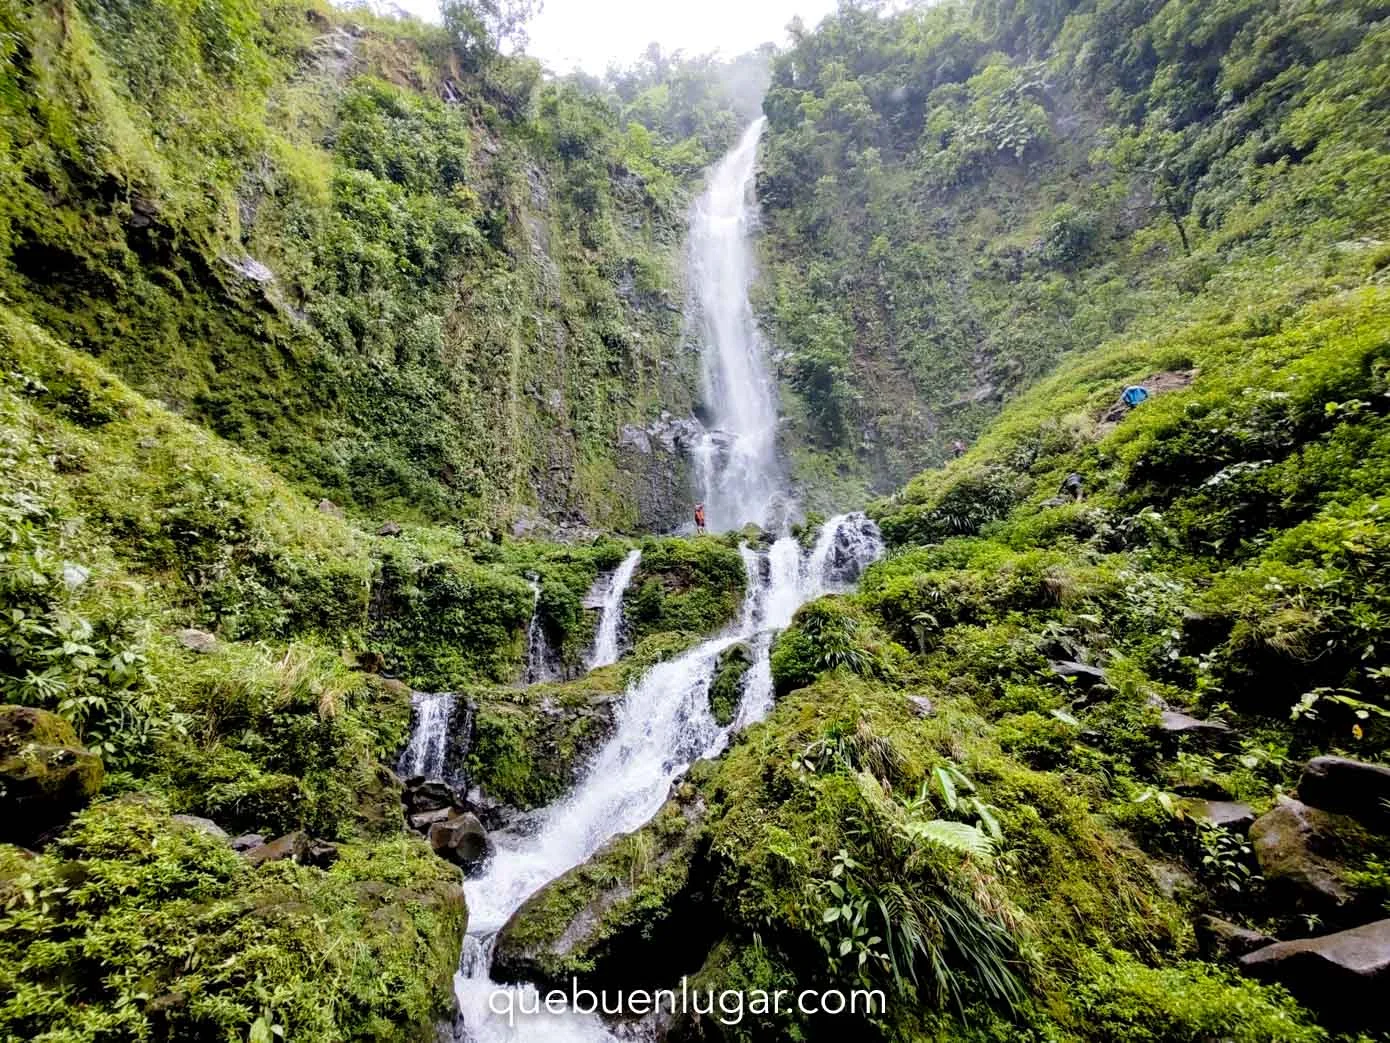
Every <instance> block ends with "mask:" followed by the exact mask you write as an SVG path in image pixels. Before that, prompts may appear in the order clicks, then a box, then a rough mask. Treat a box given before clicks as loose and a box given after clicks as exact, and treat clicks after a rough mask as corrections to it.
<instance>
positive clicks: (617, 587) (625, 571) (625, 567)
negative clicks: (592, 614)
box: [586, 550, 642, 670]
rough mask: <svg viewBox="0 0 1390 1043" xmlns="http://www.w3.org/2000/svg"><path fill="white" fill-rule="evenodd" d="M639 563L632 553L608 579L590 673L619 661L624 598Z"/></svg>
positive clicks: (636, 552) (637, 553)
mask: <svg viewBox="0 0 1390 1043" xmlns="http://www.w3.org/2000/svg"><path fill="white" fill-rule="evenodd" d="M641 560H642V552H641V551H640V550H634V551H631V552H630V553H629V554H628V556H627V557H626V558H624V559H623V561H622V564H621V565H619V566H618V567H617V568H616V569H614V570H613V574H612V575H611V576H609V577H608V582H607V586H606V588H605V589H604V592H603V600H602V601H601V602H600V603H599V617H598V630H597V632H596V633H595V634H594V647H593V648H592V649H591V650H590V652H589V658H588V659H587V660H586V665H587V666H588V668H589V669H590V670H597V669H598V668H599V667H601V666H609V665H610V664H612V663H616V662H617V661H618V652H619V647H618V645H619V641H620V639H621V637H622V626H623V595H624V594H626V593H627V588H628V584H629V583H631V582H632V576H633V573H635V572H636V571H637V563H638V562H640V561H641Z"/></svg>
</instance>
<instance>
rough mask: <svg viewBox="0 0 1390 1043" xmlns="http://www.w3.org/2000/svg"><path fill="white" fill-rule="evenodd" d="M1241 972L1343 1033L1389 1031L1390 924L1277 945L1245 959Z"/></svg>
mask: <svg viewBox="0 0 1390 1043" xmlns="http://www.w3.org/2000/svg"><path fill="white" fill-rule="evenodd" d="M1240 969H1241V970H1242V971H1244V972H1245V973H1246V974H1249V975H1250V976H1251V977H1254V978H1259V979H1261V980H1262V981H1273V982H1278V983H1279V984H1281V985H1283V986H1284V987H1285V988H1287V989H1288V990H1289V991H1290V992H1291V993H1293V995H1294V997H1295V998H1296V999H1298V1001H1299V1002H1300V1003H1303V1004H1304V1005H1305V1006H1307V1007H1309V1008H1311V1009H1312V1010H1314V1011H1316V1012H1317V1013H1318V1014H1319V1015H1321V1017H1322V1018H1323V1020H1324V1021H1326V1022H1327V1024H1328V1025H1330V1026H1332V1027H1335V1028H1339V1029H1356V1028H1384V1027H1385V990H1386V988H1387V987H1390V920H1377V921H1376V922H1374V923H1368V924H1364V925H1363V926H1361V927H1355V928H1352V929H1351V930H1349V931H1338V932H1337V933H1336V934H1327V935H1323V936H1322V937H1320V938H1303V939H1300V940H1298V941H1291V942H1276V943H1275V944H1273V945H1268V946H1266V947H1265V948H1263V949H1257V950H1255V951H1254V952H1252V953H1249V954H1247V955H1245V956H1242V957H1241V958H1240Z"/></svg>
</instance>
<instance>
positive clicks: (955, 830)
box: [902, 818, 994, 859]
mask: <svg viewBox="0 0 1390 1043" xmlns="http://www.w3.org/2000/svg"><path fill="white" fill-rule="evenodd" d="M902 830H903V834H904V835H905V836H907V837H909V838H910V839H912V840H925V841H926V842H927V843H929V844H936V845H937V846H938V847H944V848H947V849H949V850H951V851H955V852H958V853H960V854H962V855H970V856H972V857H974V858H985V859H987V858H991V857H993V855H994V840H993V838H992V837H990V835H989V834H988V833H986V832H985V831H984V830H982V829H981V828H980V827H979V826H972V825H969V824H967V823H965V822H951V821H949V820H948V819H943V818H933V819H927V820H926V821H921V820H916V821H909V822H906V823H904V824H903V826H902Z"/></svg>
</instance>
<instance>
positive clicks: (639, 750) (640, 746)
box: [455, 514, 881, 1043]
mask: <svg viewBox="0 0 1390 1043" xmlns="http://www.w3.org/2000/svg"><path fill="white" fill-rule="evenodd" d="M841 529H843V530H846V531H845V533H843V534H842V535H840V536H835V531H837V530H841ZM825 530H831V532H830V533H829V534H828V535H827V533H826V531H825ZM825 530H822V533H821V538H822V539H831V540H833V542H834V544H835V545H837V546H843V547H845V548H857V552H858V553H863V554H865V555H873V556H877V554H878V553H879V550H880V548H881V543H880V542H879V541H878V539H877V530H876V529H875V528H874V526H873V523H872V522H870V521H869V520H868V519H866V518H865V517H864V516H863V515H862V514H855V515H844V516H841V517H838V518H832V519H831V520H830V521H829V522H827V523H826V525H825ZM818 543H819V541H818ZM847 553H848V551H847ZM742 555H743V561H744V569H745V572H746V574H747V590H746V592H745V594H744V601H743V606H742V609H741V611H740V612H739V617H738V620H737V622H735V623H734V624H733V625H732V626H730V627H729V628H728V629H727V630H726V631H725V632H724V633H722V634H720V635H718V636H717V637H714V638H711V639H710V640H708V641H705V642H703V643H701V644H699V645H697V646H696V647H694V648H692V649H691V650H690V651H688V652H686V653H685V654H683V655H680V656H677V657H676V658H674V659H670V660H667V661H666V662H664V663H658V664H657V665H656V666H654V667H652V668H651V670H649V671H648V672H647V673H646V675H645V676H643V677H642V678H641V679H640V680H639V681H637V682H636V683H635V684H634V685H633V686H632V687H631V688H630V689H629V690H628V692H627V695H626V697H625V699H624V701H623V704H622V707H621V709H620V710H619V712H618V718H617V721H616V722H615V726H614V732H613V735H612V737H611V738H610V739H609V740H608V742H607V743H606V744H605V745H604V746H603V747H602V748H600V749H599V750H598V751H597V753H596V754H595V756H594V759H593V760H592V761H591V762H590V763H589V765H588V766H587V768H586V769H585V771H584V773H583V776H582V777H581V779H580V781H579V783H578V784H577V785H576V786H575V788H574V790H573V791H572V792H571V793H570V794H569V796H567V797H565V798H563V799H561V800H560V801H559V802H557V803H556V804H553V805H551V806H550V807H549V808H547V809H545V810H544V811H543V812H541V813H540V814H539V815H538V816H536V817H534V818H531V819H528V821H527V823H526V824H525V825H524V826H523V827H520V828H518V829H516V830H515V831H510V830H504V831H502V832H500V833H496V834H494V835H493V837H492V840H493V842H494V844H495V849H496V850H495V853H494V855H493V857H492V858H491V859H490V860H489V862H488V863H487V866H486V868H485V871H484V874H483V875H482V876H480V877H478V878H476V879H473V880H469V881H467V882H466V883H465V885H464V886H465V890H466V892H467V896H468V911H469V925H468V930H469V937H468V939H467V941H466V943H465V946H464V954H463V958H462V960H461V963H460V971H459V975H458V977H457V978H456V980H455V987H456V992H457V994H458V999H459V1009H460V1011H461V1017H462V1022H463V1027H464V1032H465V1035H464V1038H465V1039H467V1040H470V1041H472V1043H521V1041H523V1040H524V1041H528V1043H532V1041H544V1043H566V1041H575V1043H602V1041H610V1040H613V1039H615V1038H617V1037H615V1036H613V1035H612V1033H611V1031H610V1030H609V1029H608V1028H607V1027H606V1026H605V1025H604V1024H603V1023H602V1022H601V1021H599V1020H598V1019H596V1018H593V1017H585V1016H581V1015H578V1014H565V1015H553V1014H541V1015H539V1016H536V1017H528V1018H519V1019H518V1020H517V1022H516V1024H515V1025H514V1026H509V1025H508V1024H507V1022H506V1020H505V1019H503V1018H501V1017H498V1016H497V1015H496V1014H494V1013H492V1011H491V1009H490V1008H489V1005H488V1003H489V998H490V997H491V996H492V995H493V994H494V993H495V992H496V990H498V989H502V988H507V987H509V986H501V985H498V984H496V983H494V982H492V981H491V980H490V978H489V976H488V968H489V964H490V962H491V956H492V942H493V938H494V937H495V935H496V933H497V932H498V931H499V930H500V929H501V928H502V926H503V925H504V924H505V923H506V922H507V920H508V919H509V918H510V917H511V915H512V914H513V913H514V912H516V910H517V909H518V908H519V907H520V906H521V904H522V903H523V902H524V901H525V900H526V899H527V898H528V897H530V896H531V895H532V894H534V893H535V892H536V891H537V890H539V889H540V888H541V887H544V886H545V885H546V884H547V883H549V882H550V881H551V880H554V879H555V878H556V877H558V876H559V875H560V874H561V873H564V872H565V871H566V870H568V869H571V868H573V867H574V866H576V865H579V864H580V863H581V862H583V861H584V860H585V859H587V858H589V857H590V856H591V855H592V854H593V853H594V852H595V851H597V850H598V849H599V848H600V847H601V846H603V844H604V843H606V842H607V841H608V840H609V839H610V838H612V837H613V836H615V835H617V834H619V833H625V832H630V831H632V830H634V829H637V828H638V827H639V826H641V825H643V824H644V823H646V822H647V821H648V820H650V819H651V817H652V816H653V815H654V814H655V813H656V812H657V810H658V809H659V808H660V807H661V805H662V803H663V802H664V801H665V800H666V797H667V794H668V793H669V791H670V788H671V783H672V782H673V781H674V780H675V779H676V778H677V777H679V776H680V775H682V774H684V772H685V771H686V769H688V768H689V766H690V765H691V763H693V762H694V761H696V760H699V759H702V758H706V757H714V756H717V755H718V754H719V753H721V752H722V751H723V750H724V748H725V746H726V745H727V744H728V742H729V739H730V737H731V736H732V735H733V734H734V733H735V732H736V731H737V730H738V729H739V728H743V727H746V726H748V725H750V724H753V723H754V722H756V721H758V720H760V719H761V718H762V717H763V716H764V715H765V714H766V713H767V712H768V711H769V710H770V709H771V707H772V671H771V667H770V664H769V651H770V649H771V645H772V639H773V637H774V635H775V632H776V630H778V629H780V628H782V627H784V626H786V624H787V623H788V622H790V620H791V617H792V615H793V614H794V613H795V611H796V609H797V608H798V607H800V606H801V605H802V604H804V603H805V602H806V601H807V600H809V599H811V598H814V597H817V596H819V595H820V594H822V593H824V592H825V591H826V590H828V589H832V588H833V587H834V586H835V585H836V584H837V580H836V578H835V576H834V575H832V571H833V569H832V562H831V559H830V556H829V555H828V554H827V555H823V556H822V557H821V559H820V564H819V565H816V564H815V563H814V560H813V555H814V552H812V553H807V552H805V551H803V550H802V548H801V546H800V544H798V543H797V541H796V540H795V539H794V538H792V537H790V536H784V537H783V538H781V539H779V540H778V541H777V542H776V543H774V544H773V545H772V547H771V548H770V549H769V550H768V551H767V552H766V553H765V554H760V553H758V552H755V551H753V550H751V549H749V548H748V547H746V546H745V547H743V548H742ZM867 563H868V560H867V559H866V560H864V561H860V562H858V567H859V568H862V567H863V566H864V565H866V564H867ZM836 568H843V564H842V565H841V566H836ZM739 641H745V642H747V643H748V645H749V647H750V649H751V650H752V653H753V665H752V666H751V667H750V669H749V671H748V673H747V674H746V675H745V680H744V685H743V693H742V698H741V700H740V705H739V709H738V712H737V714H736V715H735V719H734V722H733V724H732V725H730V726H728V727H720V726H719V724H718V723H717V722H716V721H715V720H714V717H713V716H712V715H711V713H710V709H709V699H708V695H709V684H710V681H711V679H712V677H713V674H714V668H715V663H716V661H717V660H718V658H719V653H721V652H722V651H724V649H726V648H728V647H729V646H730V645H732V644H734V643H735V642H739ZM519 988H523V989H524V988H530V986H520V987H519ZM519 1006H520V1005H519V1004H518V1007H519ZM528 1006H529V1004H528Z"/></svg>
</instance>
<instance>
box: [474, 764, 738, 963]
mask: <svg viewBox="0 0 1390 1043" xmlns="http://www.w3.org/2000/svg"><path fill="white" fill-rule="evenodd" d="M704 820H705V804H704V801H703V800H702V799H701V798H700V797H699V796H698V795H697V794H696V793H695V790H694V787H693V786H688V785H678V786H677V788H676V791H675V795H673V797H672V798H671V799H670V800H668V801H667V802H666V804H664V805H663V806H662V808H661V810H660V811H659V812H658V813H657V815H656V817H655V818H653V819H652V821H651V822H650V823H648V824H647V825H646V826H643V827H642V828H641V829H640V830H638V831H637V832H635V833H630V834H625V835H622V836H618V837H614V838H613V839H612V840H610V841H609V842H608V843H607V844H606V845H604V847H603V848H602V849H600V850H599V852H598V853H597V854H595V855H594V857H593V858H591V859H590V860H589V861H588V862H586V863H585V864H583V865H581V866H577V867H575V868H574V869H572V870H570V871H569V872H568V873H565V874H564V875H563V876H560V877H558V878H557V879H555V880H554V881H552V882H551V883H550V884H548V885H547V886H546V887H544V888H542V889H541V890H540V891H539V892H538V893H537V894H535V895H533V896H532V897H531V898H530V899H529V900H528V901H527V902H526V904H525V905H523V906H522V907H521V908H520V909H518V910H517V911H516V913H515V914H514V915H513V916H512V918H511V919H510V920H508V921H507V923H506V925H505V926H504V927H503V928H502V931H501V933H500V934H499V935H498V939H497V948H496V951H495V953H494V956H493V966H492V974H493V977H494V978H496V979H497V980H498V981H534V982H536V983H537V984H538V985H540V986H541V987H542V988H544V987H547V986H553V987H556V988H559V987H561V986H568V984H569V981H570V978H571V977H577V978H578V979H579V981H580V983H581V984H582V985H584V986H585V987H588V988H596V989H597V988H610V989H611V988H621V989H635V988H647V987H652V986H655V985H658V984H660V983H662V982H667V981H673V980H676V979H677V978H679V977H680V975H681V974H686V973H693V972H694V971H695V970H696V969H697V968H698V967H699V966H700V963H701V961H702V960H703V958H704V955H705V953H706V952H707V951H708V950H709V947H710V945H711V944H712V943H713V942H714V940H715V939H716V938H717V937H718V933H717V932H718V930H719V924H718V917H717V916H716V915H714V914H713V912H712V906H711V904H710V903H709V902H708V900H707V894H706V892H707V887H708V877H707V864H706V862H705V857H704V856H705V849H706V844H707V836H706V832H705V828H704Z"/></svg>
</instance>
